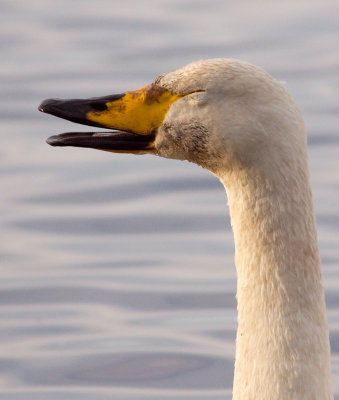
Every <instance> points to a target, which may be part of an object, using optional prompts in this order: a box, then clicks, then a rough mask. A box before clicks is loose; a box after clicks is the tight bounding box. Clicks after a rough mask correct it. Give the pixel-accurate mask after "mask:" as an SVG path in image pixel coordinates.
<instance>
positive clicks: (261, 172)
mask: <svg viewBox="0 0 339 400" xmlns="http://www.w3.org/2000/svg"><path fill="white" fill-rule="evenodd" d="M39 109H40V110H41V111H43V112H46V113H49V114H53V115H56V116H58V117H61V118H65V119H68V120H71V121H74V122H77V123H81V124H86V125H92V126H97V127H104V128H111V129H115V130H117V131H114V132H105V133H103V132H101V133H100V132H99V133H82V132H81V133H64V134H61V135H57V136H52V137H50V138H49V139H48V143H49V144H51V145H52V146H77V147H91V148H96V149H101V150H107V151H112V152H128V153H138V154H143V153H151V154H155V155H158V156H162V157H167V158H174V159H179V160H188V161H191V162H194V163H196V164H198V165H200V166H202V167H203V168H206V169H208V170H209V171H211V172H212V173H213V174H214V175H215V176H217V177H218V178H219V179H220V180H221V182H222V183H223V184H224V186H225V188H226V191H227V195H228V202H229V207H230V213H231V222H232V228H233V233H234V241H235V261H236V268H237V276H238V283H237V301H238V331H237V340H236V360H235V374H234V385H233V399H234V400H329V399H333V395H332V391H331V382H330V381H331V371H330V346H329V334H328V326H327V320H326V310H325V301H324V291H323V287H322V283H321V270H320V262H319V255H318V246H317V234H316V228H315V220H314V212H313V205H312V195H311V189H310V182H309V172H308V160H307V150H306V133H305V126H304V122H303V118H302V116H301V113H300V111H299V109H298V107H297V105H296V103H295V102H294V100H293V98H292V97H291V95H290V94H289V93H288V92H287V91H286V89H285V88H284V87H283V86H282V85H281V84H280V83H279V82H278V81H276V80H275V79H273V78H272V77H271V76H270V75H269V74H268V73H266V72H265V71H264V70H262V69H261V68H259V67H256V66H253V65H251V64H248V63H245V62H241V61H238V60H234V59H212V60H202V61H197V62H194V63H191V64H189V65H187V66H185V67H183V68H181V69H178V70H176V71H172V72H169V73H165V74H163V75H161V76H159V77H158V78H157V79H156V80H155V81H154V83H152V84H151V85H148V86H145V87H143V88H141V89H139V90H136V91H131V92H126V93H122V94H118V95H112V96H106V97H98V98H91V99H85V100H80V99H76V100H54V99H48V100H45V101H44V102H43V103H42V104H41V105H40V108H39Z"/></svg>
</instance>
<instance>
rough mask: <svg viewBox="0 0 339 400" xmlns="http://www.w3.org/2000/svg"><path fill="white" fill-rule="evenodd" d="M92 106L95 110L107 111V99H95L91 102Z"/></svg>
mask: <svg viewBox="0 0 339 400" xmlns="http://www.w3.org/2000/svg"><path fill="white" fill-rule="evenodd" d="M90 108H92V109H93V110H95V111H105V110H107V105H106V102H105V101H102V100H101V101H93V102H91V103H90Z"/></svg>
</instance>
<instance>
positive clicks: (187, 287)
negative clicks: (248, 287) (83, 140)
mask: <svg viewBox="0 0 339 400" xmlns="http://www.w3.org/2000/svg"><path fill="white" fill-rule="evenodd" d="M338 15H339V7H338V3H337V2H335V1H330V0H324V1H322V2H319V1H286V2H274V1H273V2H271V1H268V0H267V1H262V2H252V1H249V0H247V1H246V0H243V1H240V2H230V1H221V0H220V1H184V0H181V1H176V0H175V1H170V0H164V1H155V0H153V1H136V0H134V1H130V0H128V1H113V0H109V1H108V0H98V1H88V0H82V1H78V0H72V1H66V0H60V1H51V0H44V1H39V0H25V1H19V0H2V1H1V3H0V49H1V59H0V66H1V68H0V81H1V90H0V96H1V97H0V124H1V146H0V163H1V170H0V174H1V203H2V212H1V216H2V217H1V227H0V229H1V230H0V232H1V250H0V257H1V267H0V268H1V279H0V318H1V324H0V339H1V340H0V390H1V399H3V400H15V399H25V400H33V399H34V400H42V399H48V400H57V399H70V400H80V399H82V400H94V399H98V400H101V399H114V400H120V399H130V400H132V399H133V400H144V399H157V400H162V399H164V400H165V399H166V400H174V399H175V400H179V399H183V400H184V399H194V400H221V399H230V398H231V386H232V374H233V360H234V338H235V329H236V308H235V307H236V305H235V298H234V295H235V289H236V277H235V268H234V262H233V239H232V233H231V230H230V224H229V214H228V213H229V211H228V208H227V206H226V196H225V193H224V190H223V188H222V186H221V184H220V183H219V182H218V181H217V180H216V179H215V178H214V177H213V176H212V175H210V174H209V173H207V172H206V171H204V170H202V169H199V168H198V167H196V166H193V165H191V164H188V163H182V162H178V161H169V160H164V159H159V158H156V157H151V156H143V157H135V156H131V155H112V154H110V153H105V152H99V151H94V150H84V149H59V148H52V147H49V146H47V145H46V144H45V139H46V137H48V136H50V135H51V134H55V133H59V132H63V131H70V130H74V125H72V124H71V123H69V122H66V121H62V120H58V119H56V118H52V117H50V116H47V115H43V114H41V113H39V112H38V111H37V106H38V104H39V102H40V101H41V100H42V99H43V98H46V97H91V96H101V95H107V94H110V93H120V92H122V91H125V90H132V89H135V88H138V87H141V86H144V85H145V84H147V83H149V82H151V81H152V80H153V79H154V78H155V77H156V76H157V75H159V74H160V73H162V72H165V71H168V70H170V69H174V68H177V67H179V66H182V65H184V64H185V63H187V62H190V61H193V60H195V59H200V58H209V57H237V58H241V59H244V60H248V61H251V62H253V63H256V64H259V65H261V66H263V67H264V68H265V69H267V70H268V71H269V72H270V73H272V74H273V75H274V76H275V77H277V78H278V79H280V80H283V81H286V85H287V87H288V88H289V90H290V91H291V92H292V93H293V95H294V96H295V98H296V99H297V101H298V103H299V105H300V107H301V109H302V111H303V113H304V115H305V119H306V122H307V125H308V132H309V154H310V163H311V173H312V184H313V192H314V200H315V207H316V213H317V220H318V231H319V242H320V249H321V255H322V260H323V271H324V285H325V289H326V296H327V302H328V316H329V325H330V331H331V343H332V364H333V374H334V387H335V392H336V396H337V397H336V398H337V399H339V256H338V247H339V246H338V238H339V207H338V204H339V194H338V192H339V190H338V189H339V157H338V154H339V132H338V126H339V116H338V115H339V113H338V104H339V76H338V71H339V53H338V48H339V25H338ZM77 129H78V130H79V129H80V130H86V128H85V127H77Z"/></svg>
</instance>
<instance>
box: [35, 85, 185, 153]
mask: <svg viewBox="0 0 339 400" xmlns="http://www.w3.org/2000/svg"><path fill="white" fill-rule="evenodd" d="M180 97H182V95H178V94H174V93H171V92H170V91H168V90H166V89H163V88H161V87H159V86H157V85H155V84H151V85H148V86H145V87H143V88H141V89H138V90H135V91H131V92H126V93H122V94H117V95H111V96H105V97H94V98H90V99H72V100H61V99H47V100H44V101H43V102H42V103H41V104H40V106H39V110H40V111H42V112H45V113H47V114H52V115H55V116H57V117H60V118H64V119H67V120H70V121H73V122H76V123H79V124H84V125H90V126H95V127H100V128H109V129H114V131H112V132H111V131H106V132H72V133H62V134H60V135H55V136H51V137H49V138H48V139H47V143H48V144H50V145H52V146H75V147H88V148H94V149H99V150H106V151H112V152H128V153H145V152H152V151H153V150H154V140H155V137H156V133H157V129H158V127H159V126H160V125H161V124H162V122H163V120H164V118H165V116H166V113H167V111H168V110H169V108H170V106H171V104H172V103H173V102H174V101H176V100H178V99H179V98H180Z"/></svg>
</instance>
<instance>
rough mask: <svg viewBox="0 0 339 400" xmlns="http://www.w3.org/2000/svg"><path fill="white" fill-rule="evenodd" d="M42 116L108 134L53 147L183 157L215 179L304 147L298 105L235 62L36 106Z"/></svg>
mask: <svg viewBox="0 0 339 400" xmlns="http://www.w3.org/2000/svg"><path fill="white" fill-rule="evenodd" d="M39 109H40V111H43V112H46V113H49V114H53V115H55V116H58V117H61V118H65V119H68V120H71V121H73V122H77V123H81V124H85V125H90V126H97V127H103V128H109V129H114V130H115V131H113V132H90V133H85V132H73V133H64V134H61V135H56V136H52V137H50V138H49V139H48V140H47V142H48V143H49V144H51V145H53V146H76V147H90V148H96V149H100V150H106V151H111V152H128V153H135V154H144V153H151V154H155V155H158V156H162V157H166V158H173V159H180V160H188V161H191V162H194V163H196V164H198V165H200V166H202V167H204V168H206V169H208V170H210V171H211V172H213V173H214V174H216V175H218V176H221V175H222V173H224V172H225V171H232V170H234V169H235V168H244V167H246V166H253V165H260V164H262V163H267V162H270V159H272V160H275V162H276V161H277V160H279V158H281V156H282V155H284V154H285V155H286V156H287V155H289V154H290V148H291V146H294V147H295V146H299V147H300V145H302V144H303V143H304V136H303V135H298V134H296V132H297V131H298V130H299V131H300V130H303V122H302V117H301V115H300V112H299V110H298V107H297V106H296V105H295V103H294V101H293V99H292V97H291V96H290V95H289V93H288V92H287V91H286V89H285V88H284V87H283V86H282V85H281V84H280V83H279V82H278V81H276V80H275V79H273V78H272V77H271V76H270V75H269V74H268V73H266V72H265V71H264V70H263V69H261V68H259V67H256V66H254V65H252V64H249V63H245V62H242V61H239V60H235V59H210V60H200V61H196V62H193V63H191V64H188V65H186V66H184V67H182V68H180V69H178V70H175V71H170V72H168V73H165V74H162V75H160V76H159V77H157V78H156V79H155V81H154V82H153V83H152V84H151V85H148V86H146V87H144V88H141V89H138V90H136V91H131V92H125V93H122V94H118V95H110V96H105V97H96V98H90V99H72V100H59V99H48V100H45V101H44V102H42V104H41V105H40V107H39Z"/></svg>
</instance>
